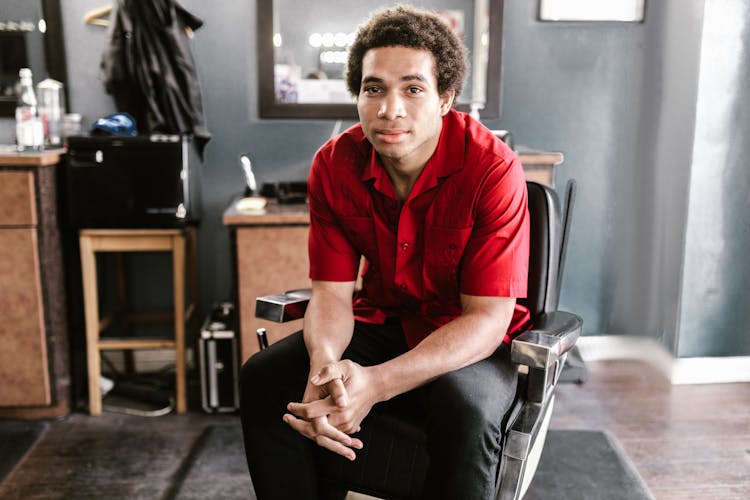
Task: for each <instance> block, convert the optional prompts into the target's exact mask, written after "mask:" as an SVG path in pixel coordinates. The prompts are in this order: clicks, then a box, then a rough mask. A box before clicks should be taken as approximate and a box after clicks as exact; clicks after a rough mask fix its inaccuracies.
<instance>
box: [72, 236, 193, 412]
mask: <svg viewBox="0 0 750 500" xmlns="http://www.w3.org/2000/svg"><path fill="white" fill-rule="evenodd" d="M79 241H80V245H81V270H82V276H83V304H84V312H85V316H86V361H87V366H88V381H89V413H90V414H91V415H101V412H102V395H101V385H100V375H101V360H100V355H101V354H100V351H104V350H136V349H174V350H175V356H176V370H175V371H176V393H177V394H176V399H177V413H185V411H186V410H187V403H186V399H185V324H186V322H188V321H190V319H191V317H192V316H193V311H194V309H195V302H196V300H197V297H196V296H197V286H196V279H195V229H194V228H193V227H188V228H184V229H83V230H81V231H80V233H79ZM160 251H162V252H164V251H166V252H171V253H172V275H173V281H174V291H173V292H174V313H173V314H169V315H167V319H168V320H170V321H172V320H173V321H174V340H171V339H143V338H140V339H138V338H116V339H115V338H112V339H109V338H108V339H100V338H99V334H100V333H101V332H102V331H103V330H104V329H105V328H107V326H109V324H110V322H111V317H108V318H105V319H103V320H101V321H100V318H99V291H98V280H97V273H96V252H160ZM186 255H187V259H186ZM186 260H187V266H186ZM186 267H187V269H188V272H187V276H188V279H189V280H190V283H189V290H188V291H189V302H190V303H189V304H188V307H187V308H186V307H185V277H186V272H185V268H186ZM126 314H127V313H126ZM131 319H132V318H131ZM140 319H141V321H154V320H155V318H153V317H150V318H140ZM156 320H158V318H156Z"/></svg>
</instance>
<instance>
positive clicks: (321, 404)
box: [286, 396, 336, 420]
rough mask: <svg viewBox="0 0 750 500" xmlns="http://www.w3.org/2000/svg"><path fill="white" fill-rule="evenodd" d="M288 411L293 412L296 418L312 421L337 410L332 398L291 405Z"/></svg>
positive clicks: (288, 406) (287, 406)
mask: <svg viewBox="0 0 750 500" xmlns="http://www.w3.org/2000/svg"><path fill="white" fill-rule="evenodd" d="M286 409H287V410H289V411H290V412H292V413H293V414H294V415H295V416H296V417H299V418H302V419H305V420H310V419H313V418H318V417H325V416H326V415H329V414H330V413H331V412H332V411H333V410H335V409H336V405H334V404H333V400H332V399H331V397H330V396H328V397H326V398H324V399H318V400H315V401H310V402H309V403H289V404H288V405H286Z"/></svg>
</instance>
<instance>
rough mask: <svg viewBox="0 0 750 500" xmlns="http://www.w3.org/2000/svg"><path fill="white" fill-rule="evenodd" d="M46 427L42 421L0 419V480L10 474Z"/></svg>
mask: <svg viewBox="0 0 750 500" xmlns="http://www.w3.org/2000/svg"><path fill="white" fill-rule="evenodd" d="M47 427H48V425H47V423H46V422H42V421H25V420H6V421H0V482H2V481H3V479H5V477H6V476H7V475H8V474H10V472H11V471H12V470H13V468H14V467H15V466H16V464H18V462H20V461H21V459H22V458H23V457H24V455H26V452H27V451H29V450H30V449H31V447H32V446H33V445H34V443H36V440H37V439H39V436H41V435H42V434H43V433H44V431H45V430H47Z"/></svg>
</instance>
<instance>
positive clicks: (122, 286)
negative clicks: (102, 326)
mask: <svg viewBox="0 0 750 500" xmlns="http://www.w3.org/2000/svg"><path fill="white" fill-rule="evenodd" d="M115 270H116V273H115V276H116V280H115V281H116V282H117V301H118V303H119V308H118V311H117V315H118V316H119V318H120V324H121V325H122V336H123V337H131V335H132V334H131V331H130V305H129V304H128V288H127V281H128V278H127V274H126V272H125V256H124V255H123V253H122V252H116V253H115ZM123 356H124V360H125V373H127V374H128V375H132V374H133V373H135V359H134V356H133V351H132V350H130V349H125V350H124V351H123Z"/></svg>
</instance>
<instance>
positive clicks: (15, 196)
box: [0, 171, 37, 226]
mask: <svg viewBox="0 0 750 500" xmlns="http://www.w3.org/2000/svg"><path fill="white" fill-rule="evenodd" d="M36 221H37V218H36V203H35V199H34V173H33V172H18V171H0V226H35V225H36Z"/></svg>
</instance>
